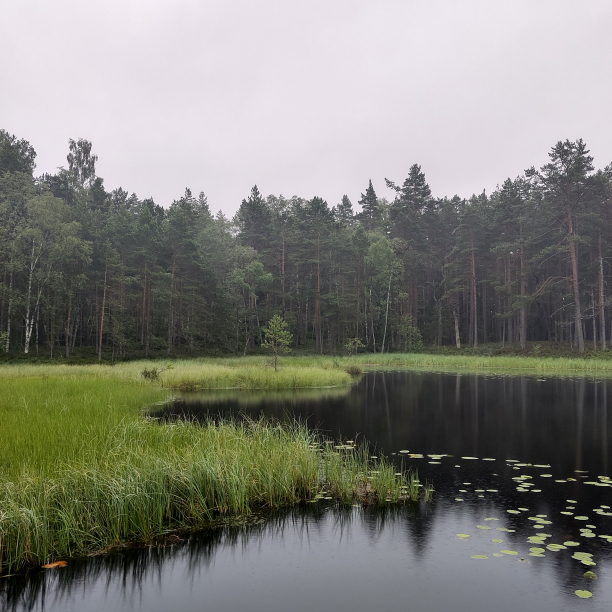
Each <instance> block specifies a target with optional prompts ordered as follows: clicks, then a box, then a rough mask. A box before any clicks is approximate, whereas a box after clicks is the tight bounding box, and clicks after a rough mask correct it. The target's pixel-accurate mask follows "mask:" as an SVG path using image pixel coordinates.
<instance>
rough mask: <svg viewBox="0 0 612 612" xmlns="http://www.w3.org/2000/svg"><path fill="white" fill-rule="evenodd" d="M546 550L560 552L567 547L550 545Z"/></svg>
mask: <svg viewBox="0 0 612 612" xmlns="http://www.w3.org/2000/svg"><path fill="white" fill-rule="evenodd" d="M546 548H548V550H552V551H555V552H558V551H560V550H565V549H566V548H567V546H564V545H563V544H548V545H547V546H546Z"/></svg>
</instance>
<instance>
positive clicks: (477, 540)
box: [0, 372, 612, 612]
mask: <svg viewBox="0 0 612 612" xmlns="http://www.w3.org/2000/svg"><path fill="white" fill-rule="evenodd" d="M610 400H612V381H606V380H602V381H598V380H588V379H583V378H579V379H561V378H547V379H538V378H533V377H524V376H517V377H496V376H488V377H485V376H466V375H461V376H459V375H454V374H430V373H415V372H376V373H371V374H368V375H366V376H364V377H363V378H362V380H361V381H360V383H359V384H358V385H356V386H355V387H353V388H352V389H351V390H350V391H348V392H345V391H338V390H330V391H325V392H322V393H318V394H317V393H312V392H306V393H282V394H273V393H252V392H250V393H249V392H244V393H237V392H210V393H206V394H197V395H195V394H194V395H191V396H185V397H184V398H183V399H182V400H181V401H179V402H177V403H176V404H175V405H174V406H172V407H171V408H170V409H169V414H170V416H171V417H172V418H174V417H177V416H184V415H187V416H189V417H190V418H193V417H195V418H205V417H206V416H207V415H210V416H215V415H219V414H221V415H228V414H233V415H238V414H241V413H244V414H248V415H251V416H257V415H259V414H262V413H263V414H266V415H268V416H273V417H277V418H279V419H283V418H296V417H297V418H300V419H302V420H307V422H308V423H309V424H310V425H312V426H313V427H314V426H317V427H318V428H319V429H321V430H323V431H324V432H325V433H327V434H328V435H330V436H333V437H336V438H337V437H340V436H341V437H343V438H344V439H347V438H348V439H357V440H359V439H360V438H363V439H367V440H368V441H369V442H371V443H372V444H373V445H375V447H376V452H377V453H379V454H382V453H384V454H385V455H387V456H390V457H393V458H394V460H396V461H397V462H398V465H399V464H401V463H403V465H404V467H409V466H412V467H414V468H416V469H418V471H419V476H420V478H421V481H425V480H428V481H429V482H432V483H433V484H434V487H435V489H436V493H435V496H434V502H433V503H431V504H425V503H415V504H409V505H407V506H403V507H399V508H395V509H391V510H384V511H380V510H374V509H365V510H364V509H361V508H343V509H339V508H336V507H335V506H334V505H333V504H327V505H326V502H319V503H317V504H307V505H306V507H304V508H296V509H292V510H290V511H288V512H284V513H279V514H276V515H274V516H267V517H265V518H264V517H262V518H261V519H260V520H259V521H258V522H257V523H255V524H251V525H248V526H245V527H240V528H236V527H233V528H223V529H216V530H208V531H206V532H203V533H199V534H195V535H193V536H192V537H190V538H188V539H183V540H176V541H175V540H169V541H168V543H167V545H166V546H165V547H158V548H139V549H130V550H124V551H122V552H118V553H114V554H111V555H105V556H99V557H95V558H91V559H87V560H83V561H76V560H75V561H71V562H70V564H69V566H68V567H67V568H64V569H61V570H53V571H47V572H44V571H37V572H33V573H32V575H30V576H28V577H27V578H23V577H13V578H5V579H2V580H0V597H2V599H0V608H1V607H3V606H4V607H5V608H6V609H7V610H15V611H17V610H19V611H21V610H41V611H42V610H47V611H55V610H66V611H70V610H75V611H76V610H83V609H87V610H88V611H97V610H100V611H101V610H152V611H155V610H174V611H176V612H180V611H183V610H184V611H191V610H194V611H195V610H238V609H241V608H242V609H244V608H248V609H249V610H253V611H258V610H262V611H263V610H266V611H275V610H297V611H299V610H312V609H318V610H351V611H355V610H370V609H372V608H375V609H378V610H397V609H410V610H416V611H421V610H422V611H429V610H431V611H438V610H451V609H452V610H458V611H463V610H465V611H466V612H468V611H469V612H478V611H480V610H483V611H484V610H491V609H495V610H499V611H506V610H508V611H509V610H515V609H517V608H522V609H529V610H532V609H538V610H551V611H552V610H557V611H558V610H576V609H585V610H587V609H588V610H610V608H611V606H612V543H610V542H608V541H607V540H606V539H602V538H600V537H599V536H600V535H610V536H612V510H611V509H610V508H609V507H608V506H612V487H611V486H610V484H608V481H607V478H606V477H608V476H611V474H610V470H609V461H610V457H609V455H608V449H609V445H610V441H611V439H612V423H611V422H610V421H612V419H611V418H609V417H608V412H609V410H610V406H609V405H610ZM167 415H168V412H167ZM400 451H409V453H410V454H412V455H416V456H414V457H412V456H410V454H407V453H405V452H404V453H400ZM420 455H423V457H420ZM428 455H435V456H434V457H428ZM438 455H444V456H443V457H438ZM525 464H531V465H525ZM539 466H542V467H539ZM576 470H579V471H576ZM521 477H522V478H521ZM600 477H603V478H600ZM519 478H520V480H519ZM517 489H518V490H517ZM508 510H511V511H512V512H508ZM595 510H597V512H595ZM562 513H565V514H562ZM608 513H610V514H611V516H608ZM537 515H540V516H539V517H538V516H537ZM544 515H545V516H544ZM577 517H580V518H577ZM582 517H584V518H582ZM538 518H539V519H540V520H534V519H538ZM456 534H466V535H469V536H470V537H469V538H458V537H457V535H456ZM536 534H545V537H544V538H543V542H544V543H534V542H529V541H528V538H529V537H530V536H531V537H533V536H536ZM492 540H502V541H501V542H493V541H492ZM568 541H571V542H576V543H577V544H578V546H571V545H568V546H567V547H566V548H561V549H560V550H556V551H555V550H550V549H548V548H547V545H549V544H551V543H553V544H560V545H564V542H568ZM533 547H536V548H540V549H544V553H543V554H544V556H543V557H534V556H530V554H529V553H530V548H533ZM553 548H554V547H553ZM501 551H508V552H505V553H503V552H501ZM576 551H579V552H586V553H590V554H591V555H592V557H591V559H592V562H593V563H595V564H596V565H592V566H585V565H583V564H582V563H581V562H580V561H579V560H577V559H574V558H572V555H573V554H574V553H575V552H576ZM512 553H516V554H512ZM472 555H486V557H487V558H486V559H473V558H472ZM496 555H499V556H496ZM587 570H592V571H594V572H596V574H597V576H598V579H597V580H594V581H589V580H586V579H585V578H584V577H583V573H584V572H585V571H587ZM577 589H581V590H589V591H591V592H592V593H593V597H592V598H590V599H586V600H582V599H579V598H578V597H577V596H576V595H575V594H574V592H575V591H576V590H577Z"/></svg>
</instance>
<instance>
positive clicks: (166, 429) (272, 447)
mask: <svg viewBox="0 0 612 612" xmlns="http://www.w3.org/2000/svg"><path fill="white" fill-rule="evenodd" d="M135 367H136V369H134V366H132V370H130V369H129V368H126V369H124V370H123V371H122V370H121V369H120V368H119V367H116V368H104V367H102V368H99V367H98V366H93V367H92V366H85V367H84V369H81V368H79V369H77V370H73V369H71V368H69V369H67V370H66V369H64V367H63V366H60V367H59V368H56V369H53V368H51V367H47V368H40V367H39V366H35V371H36V376H33V377H27V376H25V375H24V370H23V366H20V367H17V368H11V371H10V373H7V371H6V370H7V369H6V368H0V386H1V391H2V392H1V393H0V422H1V423H2V446H1V448H0V569H1V570H5V569H8V570H9V571H13V570H14V569H16V568H19V567H22V566H24V565H26V564H42V563H44V562H46V561H49V560H53V559H57V558H61V557H64V556H68V555H74V554H81V553H87V552H92V551H100V550H104V549H106V548H108V547H112V546H116V545H118V544H121V543H122V542H125V541H134V540H139V541H142V540H149V539H151V538H153V537H154V536H156V535H159V534H163V533H166V532H168V531H171V530H177V529H178V530H182V529H193V528H196V527H200V526H203V525H207V524H210V522H211V521H214V520H217V518H218V517H222V516H232V515H240V514H248V513H250V512H252V511H253V510H255V509H274V508H279V507H281V506H286V505H290V504H295V503H297V502H300V501H305V500H308V499H312V500H317V499H320V498H321V497H333V499H335V500H338V501H340V502H343V503H349V502H360V503H365V504H370V503H380V504H386V503H389V502H391V501H406V500H408V499H413V498H415V497H416V496H417V495H418V493H419V491H418V488H415V487H412V489H409V488H408V487H409V483H410V482H411V477H410V475H405V476H402V477H397V476H396V475H395V473H394V471H393V469H394V468H393V467H392V466H391V465H390V464H387V463H385V462H384V460H383V461H382V462H381V463H380V465H379V466H378V467H377V464H375V463H372V460H371V459H368V456H367V452H366V451H365V450H355V451H354V452H353V451H351V452H348V451H342V450H340V451H337V449H333V450H332V449H329V448H328V446H329V445H325V444H323V443H322V440H320V439H319V438H318V436H317V434H316V433H313V432H311V431H309V430H307V429H306V427H305V426H303V425H297V424H296V425H294V426H286V425H285V426H281V425H279V424H276V423H270V422H264V421H258V422H242V421H241V422H224V423H217V424H215V423H213V422H209V423H204V424H198V423H193V422H187V423H186V422H179V423H168V422H162V421H156V420H154V419H151V418H150V417H148V416H147V415H146V413H145V411H144V407H145V406H147V405H150V404H151V403H153V402H159V401H163V400H164V399H165V398H167V397H168V396H169V394H170V393H171V392H170V391H168V390H165V389H162V388H161V386H160V384H159V382H157V383H153V382H143V381H142V380H140V381H139V382H136V380H138V376H137V371H138V370H137V368H138V367H140V366H135ZM26 370H27V368H26ZM30 371H31V370H30ZM53 372H56V373H57V375H55V376H54V375H52V374H53ZM50 374H51V375H50ZM341 446H342V445H341ZM323 449H325V450H323ZM368 470H374V472H378V474H383V477H381V476H378V477H376V478H374V479H372V478H371V476H372V474H369V473H368ZM412 480H414V478H412ZM413 484H414V483H413Z"/></svg>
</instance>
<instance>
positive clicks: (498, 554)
mask: <svg viewBox="0 0 612 612" xmlns="http://www.w3.org/2000/svg"><path fill="white" fill-rule="evenodd" d="M493 556H494V557H503V556H504V555H502V554H501V553H493Z"/></svg>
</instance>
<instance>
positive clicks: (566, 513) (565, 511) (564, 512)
mask: <svg viewBox="0 0 612 612" xmlns="http://www.w3.org/2000/svg"><path fill="white" fill-rule="evenodd" d="M561 514H565V515H566V516H574V513H573V512H567V510H563V511H561Z"/></svg>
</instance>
